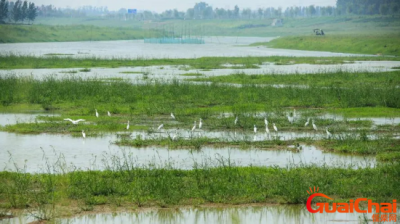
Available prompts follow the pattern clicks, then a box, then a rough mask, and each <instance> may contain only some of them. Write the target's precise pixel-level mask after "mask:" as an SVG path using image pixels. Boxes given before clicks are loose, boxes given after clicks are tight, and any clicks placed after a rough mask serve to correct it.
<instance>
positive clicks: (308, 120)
mask: <svg viewBox="0 0 400 224" xmlns="http://www.w3.org/2000/svg"><path fill="white" fill-rule="evenodd" d="M309 123H310V118H308V119H307V122H306V123H305V124H304V127H306V126H308V124H309Z"/></svg>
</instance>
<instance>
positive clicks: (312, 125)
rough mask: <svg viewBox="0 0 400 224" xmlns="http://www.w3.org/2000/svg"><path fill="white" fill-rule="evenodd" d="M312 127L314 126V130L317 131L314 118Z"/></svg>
mask: <svg viewBox="0 0 400 224" xmlns="http://www.w3.org/2000/svg"><path fill="white" fill-rule="evenodd" d="M312 127H313V128H314V130H316V131H318V128H317V125H315V123H314V120H312Z"/></svg>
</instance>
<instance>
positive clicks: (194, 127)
mask: <svg viewBox="0 0 400 224" xmlns="http://www.w3.org/2000/svg"><path fill="white" fill-rule="evenodd" d="M194 130H196V121H194V125H193V128H192V131H194Z"/></svg>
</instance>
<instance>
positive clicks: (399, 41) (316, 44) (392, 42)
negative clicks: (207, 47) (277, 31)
mask: <svg viewBox="0 0 400 224" xmlns="http://www.w3.org/2000/svg"><path fill="white" fill-rule="evenodd" d="M251 46H267V47H272V48H283V49H296V50H310V51H329V52H339V53H355V54H373V55H395V56H400V36H399V35H398V34H371V35H351V34H350V35H335V34H333V35H330V34H328V35H326V36H296V37H292V36H291V37H281V38H278V39H274V40H272V41H270V42H267V43H254V44H251Z"/></svg>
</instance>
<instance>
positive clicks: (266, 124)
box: [264, 118, 268, 126]
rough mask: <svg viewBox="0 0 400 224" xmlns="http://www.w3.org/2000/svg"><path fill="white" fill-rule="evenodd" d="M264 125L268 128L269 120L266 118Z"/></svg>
mask: <svg viewBox="0 0 400 224" xmlns="http://www.w3.org/2000/svg"><path fill="white" fill-rule="evenodd" d="M264 123H265V126H268V120H267V118H264Z"/></svg>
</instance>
